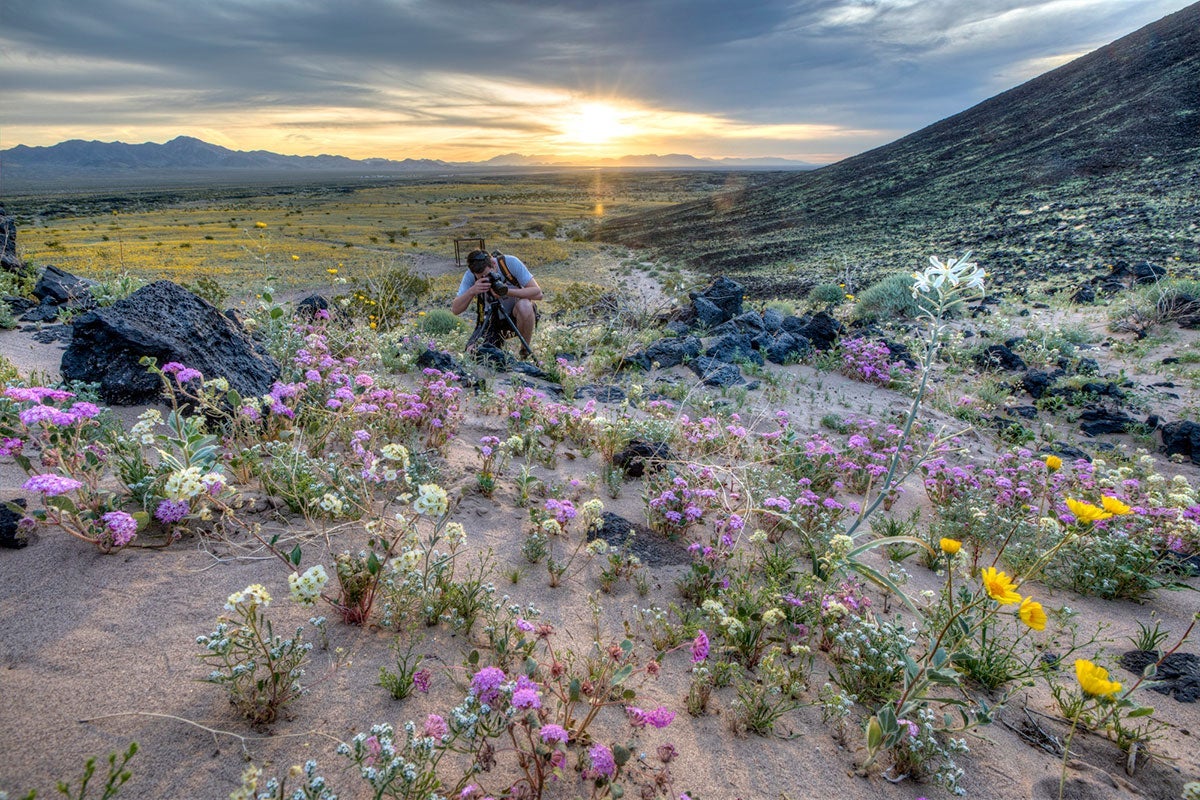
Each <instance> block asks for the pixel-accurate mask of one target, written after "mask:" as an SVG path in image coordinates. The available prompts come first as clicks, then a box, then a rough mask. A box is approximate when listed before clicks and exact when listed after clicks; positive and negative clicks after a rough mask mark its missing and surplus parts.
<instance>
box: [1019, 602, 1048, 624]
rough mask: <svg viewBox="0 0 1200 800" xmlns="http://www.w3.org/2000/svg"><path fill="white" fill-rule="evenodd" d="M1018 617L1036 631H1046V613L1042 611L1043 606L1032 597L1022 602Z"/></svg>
mask: <svg viewBox="0 0 1200 800" xmlns="http://www.w3.org/2000/svg"><path fill="white" fill-rule="evenodd" d="M1017 616H1019V617H1020V618H1021V622H1024V623H1025V624H1026V625H1028V626H1029V627H1031V628H1033V629H1034V630H1035V631H1044V630H1045V629H1046V612H1045V611H1044V610H1043V609H1042V604H1041V603H1039V602H1037V601H1035V600H1034V599H1033V598H1032V597H1026V598H1025V599H1024V600H1022V601H1021V607H1020V608H1018V609H1017Z"/></svg>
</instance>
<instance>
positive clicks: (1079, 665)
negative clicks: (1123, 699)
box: [1075, 658, 1121, 697]
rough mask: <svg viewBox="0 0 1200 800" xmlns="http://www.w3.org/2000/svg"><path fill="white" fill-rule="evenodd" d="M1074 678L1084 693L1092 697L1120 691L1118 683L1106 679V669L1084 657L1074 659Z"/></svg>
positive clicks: (1105, 695)
mask: <svg viewBox="0 0 1200 800" xmlns="http://www.w3.org/2000/svg"><path fill="white" fill-rule="evenodd" d="M1075 678H1076V679H1077V680H1078V681H1079V687H1080V688H1081V689H1083V691H1084V693H1085V694H1090V695H1091V696H1092V697H1107V696H1108V695H1111V694H1116V693H1117V692H1119V691H1121V684H1120V683H1118V682H1117V681H1110V680H1109V679H1108V670H1106V669H1105V668H1104V667H1098V666H1096V665H1095V664H1093V663H1092V662H1091V661H1088V660H1087V659H1086V658H1078V659H1075Z"/></svg>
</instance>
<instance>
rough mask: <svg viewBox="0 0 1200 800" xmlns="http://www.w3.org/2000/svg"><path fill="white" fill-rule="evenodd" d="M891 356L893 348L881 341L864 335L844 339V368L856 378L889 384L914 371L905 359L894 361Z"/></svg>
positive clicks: (878, 383) (882, 384) (877, 383)
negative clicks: (863, 336)
mask: <svg viewBox="0 0 1200 800" xmlns="http://www.w3.org/2000/svg"><path fill="white" fill-rule="evenodd" d="M891 356H892V351H891V349H890V348H889V347H888V346H887V345H886V344H884V343H883V342H880V341H872V340H870V339H866V338H862V337H859V338H853V339H845V340H843V341H842V370H843V371H844V372H845V373H846V375H848V376H849V377H851V378H854V379H855V380H860V381H863V382H865V383H873V384H875V385H877V386H887V385H889V384H890V383H891V382H892V381H893V380H895V379H896V378H897V377H901V376H906V375H910V374H912V373H913V371H914V370H912V369H911V368H910V367H908V366H907V365H906V364H905V363H904V362H903V361H892V358H891Z"/></svg>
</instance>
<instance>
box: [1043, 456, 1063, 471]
mask: <svg viewBox="0 0 1200 800" xmlns="http://www.w3.org/2000/svg"><path fill="white" fill-rule="evenodd" d="M1046 469H1048V470H1050V471H1051V472H1057V471H1058V470H1060V469H1062V459H1061V458H1059V457H1058V456H1046Z"/></svg>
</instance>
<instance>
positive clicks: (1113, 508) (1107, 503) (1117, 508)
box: [1100, 495, 1133, 517]
mask: <svg viewBox="0 0 1200 800" xmlns="http://www.w3.org/2000/svg"><path fill="white" fill-rule="evenodd" d="M1100 505H1102V506H1104V510H1105V511H1107V512H1108V513H1110V514H1112V515H1114V516H1118V517H1123V516H1125V515H1126V514H1132V513H1133V508H1132V507H1130V506H1127V505H1125V504H1124V503H1123V502H1121V501H1120V500H1118V499H1117V498H1115V497H1109V496H1108V495H1104V496H1103V497H1101V498H1100Z"/></svg>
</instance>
